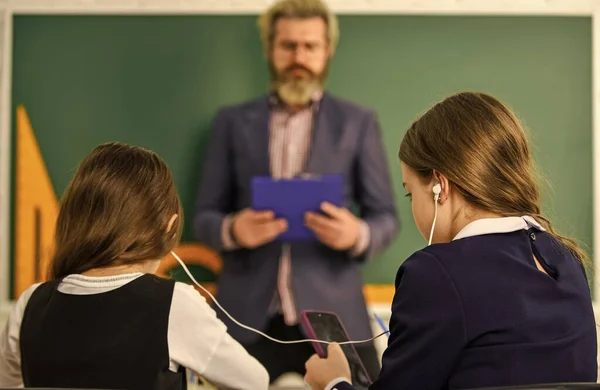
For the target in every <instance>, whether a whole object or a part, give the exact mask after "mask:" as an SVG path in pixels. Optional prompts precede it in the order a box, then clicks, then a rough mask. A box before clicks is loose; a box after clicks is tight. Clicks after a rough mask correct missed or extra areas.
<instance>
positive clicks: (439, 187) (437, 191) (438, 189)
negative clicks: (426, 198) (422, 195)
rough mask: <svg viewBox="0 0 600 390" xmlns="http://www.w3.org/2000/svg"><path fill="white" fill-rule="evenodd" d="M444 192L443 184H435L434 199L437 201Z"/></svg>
mask: <svg viewBox="0 0 600 390" xmlns="http://www.w3.org/2000/svg"><path fill="white" fill-rule="evenodd" d="M441 192H442V185H441V184H439V183H438V184H436V185H434V186H433V199H434V200H435V201H436V202H437V201H438V199H439V198H440V193H441Z"/></svg>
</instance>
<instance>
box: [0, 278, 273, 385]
mask: <svg viewBox="0 0 600 390" xmlns="http://www.w3.org/2000/svg"><path fill="white" fill-rule="evenodd" d="M142 275H143V274H142V273H131V274H124V275H117V276H104V277H89V276H84V275H69V276H67V277H65V278H64V279H63V281H62V282H61V284H60V285H59V286H58V290H59V291H60V292H62V293H65V294H74V295H90V294H101V293H104V292H107V291H111V290H114V289H117V288H119V287H122V286H124V285H125V284H127V283H129V282H131V281H133V280H135V279H137V278H138V277H140V276H142ZM39 285H40V284H39V283H38V284H34V285H33V286H31V287H29V288H28V289H27V290H25V292H23V294H22V295H21V297H19V299H18V301H17V303H16V304H15V306H14V308H13V310H12V313H11V315H10V317H9V319H8V323H7V324H6V327H5V329H4V331H3V332H2V334H0V387H23V378H22V375H21V351H20V345H19V336H20V331H21V321H22V319H23V313H24V311H25V307H26V306H27V302H28V301H29V298H30V297H31V295H32V294H33V292H34V291H35V289H36V288H37V287H38V286H39ZM167 343H168V348H169V359H170V360H169V361H170V364H169V369H170V370H171V371H173V372H177V370H178V368H179V366H180V365H181V366H184V367H186V368H188V369H190V370H192V371H194V372H195V373H197V374H199V375H201V376H202V377H204V378H205V379H206V380H208V381H209V382H210V383H212V384H213V385H215V386H217V387H219V388H220V389H239V390H246V389H247V390H260V389H268V387H269V374H268V373H267V371H266V369H265V368H264V367H263V366H262V365H261V364H260V363H259V362H258V361H257V360H256V359H255V358H254V357H252V356H251V355H250V354H249V353H248V352H247V351H246V350H245V349H244V347H242V346H241V345H240V344H239V343H238V342H237V341H235V340H234V339H233V338H232V337H231V336H230V335H229V333H227V327H226V326H225V324H224V323H223V322H221V320H219V319H218V318H217V316H216V313H215V312H214V310H213V309H212V308H211V307H210V306H209V305H208V303H207V302H206V300H205V299H204V297H203V296H202V295H200V294H199V293H198V292H197V291H196V290H195V289H194V287H192V286H191V285H187V284H184V283H180V282H176V283H175V287H174V289H173V299H172V301H171V309H170V312H169V325H168V330H167Z"/></svg>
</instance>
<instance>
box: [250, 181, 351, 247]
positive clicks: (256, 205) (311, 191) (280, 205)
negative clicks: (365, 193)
mask: <svg viewBox="0 0 600 390" xmlns="http://www.w3.org/2000/svg"><path fill="white" fill-rule="evenodd" d="M343 193H344V178H343V176H342V175H315V176H308V177H297V178H293V179H273V178H272V177H270V176H255V177H253V178H252V200H251V204H252V208H253V209H254V210H270V211H273V212H275V217H276V218H285V219H286V220H287V222H288V230H287V231H286V232H284V233H282V234H281V235H280V236H279V237H278V240H279V241H313V240H315V239H316V237H315V234H314V233H313V232H312V231H311V230H310V229H308V228H307V227H306V226H305V224H304V213H306V212H307V211H314V212H320V206H321V203H322V202H329V203H331V204H333V205H336V206H338V207H342V203H343Z"/></svg>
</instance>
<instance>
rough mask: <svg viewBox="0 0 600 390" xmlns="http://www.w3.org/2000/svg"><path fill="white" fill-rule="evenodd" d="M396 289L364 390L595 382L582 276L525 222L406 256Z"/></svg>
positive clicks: (340, 389) (509, 221)
mask: <svg viewBox="0 0 600 390" xmlns="http://www.w3.org/2000/svg"><path fill="white" fill-rule="evenodd" d="M533 255H535V258H537V259H538V261H539V262H540V264H541V265H542V267H543V268H544V269H545V270H546V272H547V274H545V273H543V272H541V271H539V270H538V269H537V267H536V265H535V262H534V259H533ZM395 284H396V294H395V296H394V299H393V303H392V315H391V319H390V331H391V334H390V338H389V342H388V347H387V349H386V350H385V352H384V354H383V362H382V370H381V373H380V375H379V377H378V378H376V379H375V381H374V383H373V384H372V385H371V387H370V389H371V390H384V389H385V390H389V389H402V390H412V389H416V390H434V389H435V390H438V389H469V388H481V387H492V386H516V385H530V384H541V383H559V382H596V377H597V360H596V354H597V346H596V343H597V340H596V337H597V336H596V324H595V320H594V312H593V310H592V300H591V294H590V289H589V286H588V282H587V278H586V275H585V271H584V268H583V266H582V264H581V263H580V262H579V261H578V260H577V259H575V258H574V257H573V255H571V253H570V252H568V251H567V250H566V249H565V248H564V247H563V246H561V245H560V244H559V243H558V241H557V240H556V239H555V238H554V237H552V236H551V235H550V234H549V233H547V232H545V231H544V230H543V228H542V227H541V226H540V225H539V224H537V222H536V221H535V220H533V218H531V217H508V218H497V219H484V220H478V221H475V222H473V223H471V224H469V225H467V227H465V228H464V229H463V230H462V231H461V232H460V233H459V234H458V235H457V237H456V238H455V239H454V241H452V242H450V243H444V244H434V245H431V246H428V247H426V248H425V249H423V250H421V251H419V252H416V253H415V254H413V255H412V256H411V257H410V258H408V259H407V260H406V261H405V262H404V263H403V264H402V266H401V267H400V269H399V270H398V274H397V276H396V283H395ZM328 388H329V389H337V390H348V389H353V387H352V385H350V384H349V383H348V382H339V383H332V384H330V386H328Z"/></svg>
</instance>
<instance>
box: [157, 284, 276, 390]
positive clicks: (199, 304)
mask: <svg viewBox="0 0 600 390" xmlns="http://www.w3.org/2000/svg"><path fill="white" fill-rule="evenodd" d="M168 344H169V355H170V359H171V360H172V361H173V362H175V363H176V364H179V365H182V366H184V367H186V368H188V369H190V370H192V371H194V372H195V373H197V374H198V375H201V376H202V377H204V378H205V379H206V380H207V381H209V382H210V383H211V384H213V385H215V386H217V387H218V388H220V389H237V390H246V389H248V390H260V389H268V387H269V374H268V373H267V370H266V369H265V368H264V367H263V366H262V365H261V364H260V363H259V362H258V361H257V360H256V359H255V358H254V357H252V356H251V355H250V354H249V353H248V352H247V351H246V350H245V349H244V347H242V345H241V344H239V343H238V342H237V341H235V340H234V339H233V338H232V337H231V336H230V335H229V333H227V327H226V326H225V324H224V323H223V322H222V321H221V320H219V319H218V318H217V316H216V313H215V311H214V310H213V309H212V308H211V307H210V306H209V305H208V303H207V302H206V300H205V299H204V297H203V296H202V295H200V294H199V293H198V292H197V291H196V290H195V288H194V287H193V286H191V285H187V284H184V283H179V282H178V283H176V284H175V289H174V291H173V300H172V302H171V312H170V315H169V330H168Z"/></svg>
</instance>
